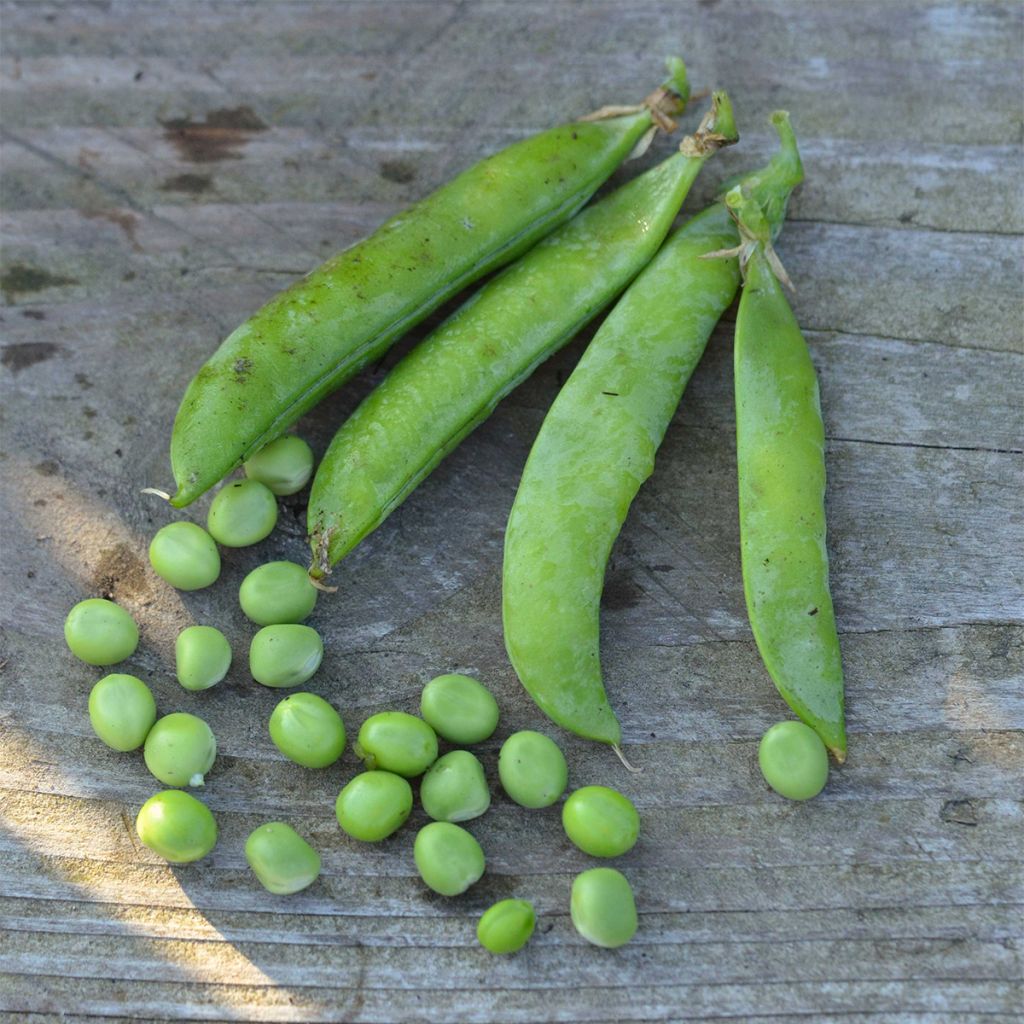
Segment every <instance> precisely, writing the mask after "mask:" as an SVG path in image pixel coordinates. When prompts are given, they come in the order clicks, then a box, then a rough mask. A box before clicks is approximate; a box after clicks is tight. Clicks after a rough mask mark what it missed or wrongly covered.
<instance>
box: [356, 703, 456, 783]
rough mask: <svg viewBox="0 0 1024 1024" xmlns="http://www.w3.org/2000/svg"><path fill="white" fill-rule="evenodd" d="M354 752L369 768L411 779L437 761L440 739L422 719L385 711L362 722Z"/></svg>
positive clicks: (401, 712)
mask: <svg viewBox="0 0 1024 1024" xmlns="http://www.w3.org/2000/svg"><path fill="white" fill-rule="evenodd" d="M355 752H356V757H358V758H359V759H360V760H361V761H363V762H364V763H365V764H366V767H367V768H370V769H373V768H383V769H384V771H388V772H394V773H395V774H396V775H404V776H405V777H406V778H408V779H411V778H413V777H414V776H416V775H422V774H423V773H424V772H425V771H426V770H427V769H428V768H429V767H430V766H431V765H432V764H433V763H434V762H435V761H436V760H437V735H436V734H435V733H434V730H433V729H431V728H430V726H429V725H427V723H426V722H424V721H423V719H422V718H416V717H415V716H414V715H407V714H406V713H405V712H404V711H382V712H380V713H379V714H376V715H371V716H370V717H369V718H368V719H367V720H366V721H365V722H363V724H362V726H361V727H360V729H359V736H358V738H357V740H356V744H355Z"/></svg>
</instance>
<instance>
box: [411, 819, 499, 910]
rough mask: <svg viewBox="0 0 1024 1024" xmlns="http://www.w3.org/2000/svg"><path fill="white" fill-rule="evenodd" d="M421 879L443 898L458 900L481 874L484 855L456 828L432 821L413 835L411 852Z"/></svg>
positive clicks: (476, 844) (461, 830)
mask: <svg viewBox="0 0 1024 1024" xmlns="http://www.w3.org/2000/svg"><path fill="white" fill-rule="evenodd" d="M412 855H413V859H414V860H415V861H416V868H417V869H418V870H419V873H420V877H421V878H422V879H423V881H424V882H426V883H427V885H428V886H429V887H430V888H431V889H433V890H434V892H437V893H440V894H441V895H442V896H458V894H459V893H460V892H465V891H466V890H467V889H468V888H469V887H470V886H471V885H472V884H473V883H474V882H476V881H478V880H479V879H480V876H481V875H482V874H483V873H484V866H485V861H484V851H483V850H482V849H480V844H479V843H478V842H477V841H476V840H475V839H474V838H473V837H472V836H471V835H470V834H469V833H468V832H467V831H466V830H465V829H464V828H461V827H460V826H459V825H452V824H451V823H450V822H447V821H432V822H431V823H430V824H429V825H424V826H423V828H421V829H420V830H419V832H417V833H416V841H415V842H414V843H413V849H412Z"/></svg>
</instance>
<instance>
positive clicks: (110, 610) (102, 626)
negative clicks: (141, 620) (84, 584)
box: [64, 597, 139, 665]
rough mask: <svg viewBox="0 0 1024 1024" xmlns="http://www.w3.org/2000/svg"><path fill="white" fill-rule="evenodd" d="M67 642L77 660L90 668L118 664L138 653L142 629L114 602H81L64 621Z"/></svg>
mask: <svg viewBox="0 0 1024 1024" xmlns="http://www.w3.org/2000/svg"><path fill="white" fill-rule="evenodd" d="M64 639H65V640H66V641H67V645H68V647H69V648H70V649H71V653H72V654H73V655H75V657H76V658H81V659H82V661H84V662H87V663H88V664H90V665H115V664H117V662H119V661H124V659H125V658H128V657H130V656H131V655H132V654H134V653H135V648H136V647H138V645H139V627H138V626H136V625H135V620H134V619H133V618H132V617H131V616H130V615H129V614H128V613H127V612H126V611H125V610H124V609H123V608H121V607H120V606H119V605H116V604H114V602H113V601H104V600H103V598H101V597H91V598H89V599H88V600H87V601H79V602H78V604H76V605H75V607H74V608H72V609H71V611H70V612H68V617H67V619H65V620H64Z"/></svg>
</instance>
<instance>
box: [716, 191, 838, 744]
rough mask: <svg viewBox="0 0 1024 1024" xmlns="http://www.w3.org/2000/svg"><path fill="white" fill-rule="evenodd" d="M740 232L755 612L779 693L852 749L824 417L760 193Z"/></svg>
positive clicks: (739, 452)
mask: <svg viewBox="0 0 1024 1024" xmlns="http://www.w3.org/2000/svg"><path fill="white" fill-rule="evenodd" d="M726 202H727V204H728V206H729V209H730V212H731V213H732V214H733V216H734V217H735V219H736V221H737V223H738V225H739V229H740V236H741V239H742V241H741V245H740V266H741V268H742V270H743V278H744V281H743V293H742V295H741V297H740V305H739V310H738V311H737V314H736V341H735V350H734V352H735V354H734V360H735V387H736V465H737V470H738V474H739V498H740V554H741V557H742V563H743V590H744V593H745V595H746V599H747V614H748V616H749V618H750V625H751V628H752V629H753V632H754V639H755V640H756V641H757V647H758V650H759V651H760V652H761V657H762V659H763V660H764V663H765V667H766V668H767V669H768V672H769V674H770V675H771V677H772V680H773V681H774V682H775V686H776V687H777V689H778V691H779V693H780V694H781V695H782V697H783V699H784V700H785V701H786V703H787V704H788V705H789V706H790V707H791V708H792V709H793V710H794V711H795V712H796V714H797V715H798V716H799V717H800V718H801V719H802V720H803V721H804V722H805V723H806V724H807V725H809V726H810V727H811V728H812V729H813V730H814V731H815V732H816V733H817V734H818V735H819V736H820V737H821V739H822V741H823V742H824V744H825V746H826V747H828V748H829V750H831V751H832V753H833V755H834V756H835V758H836V760H838V761H840V762H841V761H843V760H845V758H846V730H845V726H844V716H843V667H842V662H841V660H840V655H839V637H838V635H837V633H836V620H835V614H834V612H833V610H832V596H831V594H830V592H829V585H828V551H827V549H826V546H825V428H824V425H823V423H822V420H821V405H820V402H819V397H818V378H817V376H816V375H815V372H814V364H813V363H812V362H811V357H810V353H809V352H808V351H807V343H806V342H805V341H804V337H803V335H802V334H801V333H800V327H799V325H798V324H797V322H796V317H794V315H793V310H792V309H791V308H790V305H789V302H788V301H787V300H786V296H785V293H784V292H783V290H782V286H781V284H780V283H779V282H780V279H781V280H782V281H784V282H785V283H786V284H788V283H789V280H788V278H787V277H786V275H785V271H784V270H783V269H782V265H781V264H780V263H779V261H778V258H777V257H776V256H775V253H774V250H773V249H772V245H771V233H770V228H769V225H768V221H767V218H766V216H765V214H764V212H763V211H762V210H761V208H760V206H759V205H758V202H757V199H756V197H755V196H753V195H751V194H750V193H748V192H747V191H746V190H744V189H742V188H740V187H736V188H734V189H732V190H731V191H730V192H729V194H728V196H727V197H726Z"/></svg>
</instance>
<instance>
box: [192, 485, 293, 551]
mask: <svg viewBox="0 0 1024 1024" xmlns="http://www.w3.org/2000/svg"><path fill="white" fill-rule="evenodd" d="M276 524H277V500H276V499H275V498H274V494H273V492H272V491H271V490H270V488H269V487H264V486H263V484H261V483H260V482H259V481H258V480H232V481H231V482H230V483H227V484H225V485H224V486H223V487H222V488H221V489H220V490H219V491H218V492H217V494H216V496H215V497H214V499H213V501H211V502H210V511H209V514H208V515H207V517H206V528H207V529H208V530H209V531H210V533H211V534H212V536H213V539H214V540H215V541H217V542H218V543H220V544H223V545H224V546H225V547H227V548H244V547H248V546H249V545H250V544H256V543H258V542H259V541H261V540H263V538H264V537H268V536H269V535H270V532H271V531H272V530H273V529H274V526H275V525H276Z"/></svg>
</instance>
